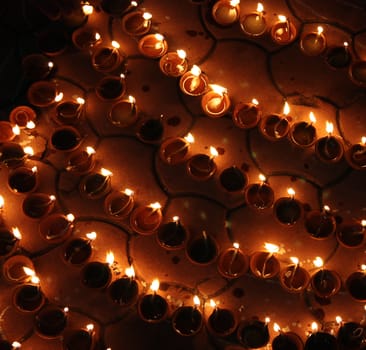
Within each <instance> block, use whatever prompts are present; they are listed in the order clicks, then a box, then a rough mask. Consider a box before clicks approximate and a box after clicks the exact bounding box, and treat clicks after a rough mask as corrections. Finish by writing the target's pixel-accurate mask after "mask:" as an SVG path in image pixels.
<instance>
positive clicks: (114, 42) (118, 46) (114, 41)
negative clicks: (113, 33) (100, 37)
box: [111, 40, 121, 49]
mask: <svg viewBox="0 0 366 350" xmlns="http://www.w3.org/2000/svg"><path fill="white" fill-rule="evenodd" d="M111 45H112V46H113V47H114V48H115V49H119V48H120V47H121V45H120V44H119V42H118V41H116V40H112V42H111Z"/></svg>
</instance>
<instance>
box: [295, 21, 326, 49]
mask: <svg viewBox="0 0 366 350" xmlns="http://www.w3.org/2000/svg"><path fill="white" fill-rule="evenodd" d="M323 31H324V28H323V27H322V26H318V27H317V31H316V32H311V33H308V34H306V35H304V36H303V37H302V38H301V40H300V48H301V50H302V51H303V52H304V53H305V54H307V55H309V56H317V55H320V54H321V53H322V52H323V51H324V50H325V48H326V38H325V36H324V34H323Z"/></svg>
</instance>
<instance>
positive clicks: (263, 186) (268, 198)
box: [244, 174, 274, 209]
mask: <svg viewBox="0 0 366 350" xmlns="http://www.w3.org/2000/svg"><path fill="white" fill-rule="evenodd" d="M259 180H260V182H259V183H254V184H249V185H248V186H246V188H245V189H244V197H245V201H246V203H247V204H248V205H249V206H250V207H252V208H255V209H267V208H270V207H271V206H272V205H273V202H274V192H273V189H272V187H271V186H270V185H269V184H268V183H267V179H266V177H265V176H264V175H263V174H260V175H259Z"/></svg>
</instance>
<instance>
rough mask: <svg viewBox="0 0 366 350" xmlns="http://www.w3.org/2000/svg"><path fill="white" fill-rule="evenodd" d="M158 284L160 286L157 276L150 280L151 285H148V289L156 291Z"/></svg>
mask: <svg viewBox="0 0 366 350" xmlns="http://www.w3.org/2000/svg"><path fill="white" fill-rule="evenodd" d="M159 286H160V282H159V280H158V279H157V278H155V279H154V280H153V281H152V282H151V285H150V289H151V290H152V291H153V292H157V291H158V290H159Z"/></svg>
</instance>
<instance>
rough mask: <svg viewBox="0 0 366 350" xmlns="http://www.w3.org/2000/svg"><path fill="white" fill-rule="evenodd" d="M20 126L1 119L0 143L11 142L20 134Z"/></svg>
mask: <svg viewBox="0 0 366 350" xmlns="http://www.w3.org/2000/svg"><path fill="white" fill-rule="evenodd" d="M19 133H20V130H19V127H15V129H14V126H13V125H12V124H11V123H10V122H8V121H0V143H3V142H10V141H12V140H13V139H14V138H15V136H17V135H19Z"/></svg>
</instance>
